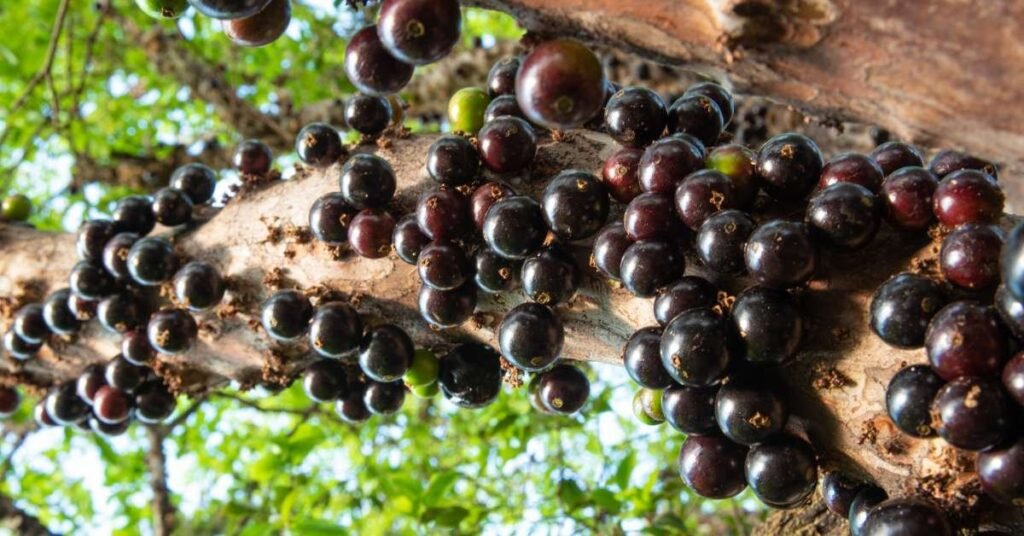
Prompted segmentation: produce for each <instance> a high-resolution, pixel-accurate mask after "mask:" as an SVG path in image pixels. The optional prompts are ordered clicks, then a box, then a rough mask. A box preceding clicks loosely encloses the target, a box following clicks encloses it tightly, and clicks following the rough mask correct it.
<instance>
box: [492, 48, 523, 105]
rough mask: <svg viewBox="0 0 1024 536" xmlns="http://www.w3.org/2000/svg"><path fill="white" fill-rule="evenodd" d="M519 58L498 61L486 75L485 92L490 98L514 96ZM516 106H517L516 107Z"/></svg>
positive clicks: (512, 57) (520, 61)
mask: <svg viewBox="0 0 1024 536" xmlns="http://www.w3.org/2000/svg"><path fill="white" fill-rule="evenodd" d="M520 63H522V60H521V59H520V58H519V56H509V57H507V58H502V59H500V60H498V61H497V62H496V63H495V64H494V65H492V66H491V70H490V72H488V73H487V91H488V92H489V93H490V94H491V96H492V97H497V96H499V95H513V96H514V95H515V94H516V75H517V74H518V73H519V64H520ZM516 106H518V104H517V105H516Z"/></svg>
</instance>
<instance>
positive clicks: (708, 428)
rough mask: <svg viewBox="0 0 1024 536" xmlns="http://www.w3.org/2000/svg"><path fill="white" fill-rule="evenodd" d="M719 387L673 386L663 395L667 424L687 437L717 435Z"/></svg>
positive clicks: (663, 407) (662, 404)
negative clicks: (716, 398) (717, 396)
mask: <svg viewBox="0 0 1024 536" xmlns="http://www.w3.org/2000/svg"><path fill="white" fill-rule="evenodd" d="M717 393H718V387H715V386H712V387H687V386H685V385H672V386H670V387H669V388H668V389H665V391H664V392H662V394H661V410H662V412H663V413H664V414H665V422H667V423H668V424H669V425H671V426H672V428H675V429H676V430H679V431H680V432H682V433H684V434H687V435H717V434H718V433H719V432H718V430H719V429H718V421H717V420H715V395H716V394H717Z"/></svg>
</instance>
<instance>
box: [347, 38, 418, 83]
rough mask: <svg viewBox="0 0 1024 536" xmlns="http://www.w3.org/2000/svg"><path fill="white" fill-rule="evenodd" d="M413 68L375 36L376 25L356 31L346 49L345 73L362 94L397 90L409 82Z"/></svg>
mask: <svg viewBox="0 0 1024 536" xmlns="http://www.w3.org/2000/svg"><path fill="white" fill-rule="evenodd" d="M413 70H414V68H413V66H412V65H410V64H408V63H405V62H403V61H401V60H399V59H398V58H396V57H394V56H393V55H392V54H391V53H390V52H389V51H388V49H387V48H386V47H385V46H384V43H382V42H381V40H380V38H379V37H378V36H377V26H367V27H365V28H363V29H362V30H359V31H358V32H356V34H355V35H353V36H352V38H351V39H350V40H349V42H348V47H346V48H345V74H346V75H347V76H348V80H349V82H352V85H354V86H356V87H357V88H358V89H359V90H360V91H362V92H363V93H371V94H374V95H386V94H388V93H397V92H398V91H399V90H401V89H402V88H403V87H405V85H406V84H408V83H409V79H411V78H412V73H413Z"/></svg>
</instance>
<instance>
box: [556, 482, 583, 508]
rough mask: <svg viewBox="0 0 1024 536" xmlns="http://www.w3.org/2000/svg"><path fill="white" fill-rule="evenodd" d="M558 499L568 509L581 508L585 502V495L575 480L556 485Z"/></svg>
mask: <svg viewBox="0 0 1024 536" xmlns="http://www.w3.org/2000/svg"><path fill="white" fill-rule="evenodd" d="M558 497H559V498H560V499H562V502H564V503H565V505H566V506H567V507H569V509H573V508H576V507H578V506H581V505H582V504H583V502H584V501H585V500H586V495H585V494H584V493H583V490H582V489H580V486H579V484H577V483H576V481H575V480H562V481H559V483H558Z"/></svg>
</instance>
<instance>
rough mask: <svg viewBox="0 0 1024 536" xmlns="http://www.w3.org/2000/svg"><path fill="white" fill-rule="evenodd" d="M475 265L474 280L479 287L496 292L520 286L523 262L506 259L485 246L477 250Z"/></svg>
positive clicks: (485, 290)
mask: <svg viewBox="0 0 1024 536" xmlns="http://www.w3.org/2000/svg"><path fill="white" fill-rule="evenodd" d="M475 265H476V270H475V273H476V276H475V279H474V281H476V286H477V288H478V289H480V290H482V291H484V292H487V293H491V294H496V293H499V292H508V291H511V290H515V289H516V288H519V272H520V270H521V269H522V268H521V265H522V263H521V262H519V261H516V260H512V259H506V258H505V257H502V256H501V255H498V254H497V253H495V252H493V251H491V250H490V248H486V247H485V248H480V249H479V250H478V251H477V252H476V257H475Z"/></svg>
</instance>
